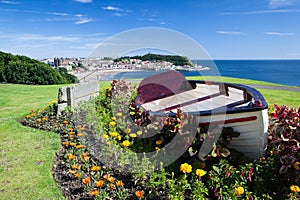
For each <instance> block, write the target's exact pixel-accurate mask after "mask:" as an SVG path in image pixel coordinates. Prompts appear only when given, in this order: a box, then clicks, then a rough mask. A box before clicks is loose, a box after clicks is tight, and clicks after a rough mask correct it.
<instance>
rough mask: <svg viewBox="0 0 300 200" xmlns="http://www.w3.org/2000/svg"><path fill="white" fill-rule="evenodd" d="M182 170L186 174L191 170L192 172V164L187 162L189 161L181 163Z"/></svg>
mask: <svg viewBox="0 0 300 200" xmlns="http://www.w3.org/2000/svg"><path fill="white" fill-rule="evenodd" d="M180 171H181V172H183V173H185V174H186V173H190V172H192V166H191V165H189V164H187V163H184V164H181V165H180Z"/></svg>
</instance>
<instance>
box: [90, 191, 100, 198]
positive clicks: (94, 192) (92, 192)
mask: <svg viewBox="0 0 300 200" xmlns="http://www.w3.org/2000/svg"><path fill="white" fill-rule="evenodd" d="M98 194H99V192H98V190H92V191H91V196H92V197H95V196H97V195H98Z"/></svg>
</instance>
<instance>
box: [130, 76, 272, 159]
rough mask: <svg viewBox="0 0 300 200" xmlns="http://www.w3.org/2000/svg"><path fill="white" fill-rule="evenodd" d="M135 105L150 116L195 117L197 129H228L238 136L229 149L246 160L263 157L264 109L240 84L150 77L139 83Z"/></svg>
mask: <svg viewBox="0 0 300 200" xmlns="http://www.w3.org/2000/svg"><path fill="white" fill-rule="evenodd" d="M136 102H137V104H138V105H139V106H141V107H142V108H143V109H144V110H147V111H149V112H150V114H153V115H167V114H168V113H170V112H171V113H176V112H177V109H178V108H180V109H181V110H182V111H183V112H184V113H187V114H192V115H197V116H198V117H197V119H198V122H199V125H200V126H206V125H220V126H224V127H232V128H233V129H234V131H236V132H239V133H240V136H239V137H237V138H233V139H232V141H231V142H230V146H228V147H230V148H235V149H236V150H238V151H240V152H243V153H244V154H245V155H246V156H248V157H249V158H250V159H255V158H257V157H258V156H260V155H262V154H263V153H264V149H265V147H266V144H267V135H268V111H267V110H268V105H267V103H266V101H265V99H264V98H263V96H262V95H261V94H260V93H259V92H258V91H257V90H256V89H254V88H251V87H249V86H246V85H241V84H230V83H221V82H211V81H187V80H186V79H185V77H184V76H182V75H181V74H180V73H179V72H177V71H168V72H165V73H161V74H158V75H154V76H150V77H147V78H145V79H144V80H142V81H141V83H140V85H139V88H138V96H137V100H136Z"/></svg>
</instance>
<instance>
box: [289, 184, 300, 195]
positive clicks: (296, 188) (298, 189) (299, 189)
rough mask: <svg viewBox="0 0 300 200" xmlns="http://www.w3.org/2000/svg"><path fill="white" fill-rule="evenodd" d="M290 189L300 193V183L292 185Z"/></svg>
mask: <svg viewBox="0 0 300 200" xmlns="http://www.w3.org/2000/svg"><path fill="white" fill-rule="evenodd" d="M290 190H291V192H293V193H298V192H300V188H299V186H298V185H291V187H290Z"/></svg>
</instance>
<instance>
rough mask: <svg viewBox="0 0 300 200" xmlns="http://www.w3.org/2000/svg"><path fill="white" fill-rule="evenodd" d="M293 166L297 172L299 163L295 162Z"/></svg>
mask: <svg viewBox="0 0 300 200" xmlns="http://www.w3.org/2000/svg"><path fill="white" fill-rule="evenodd" d="M293 166H294V168H295V169H296V170H299V169H300V162H295V163H294V165H293Z"/></svg>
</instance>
